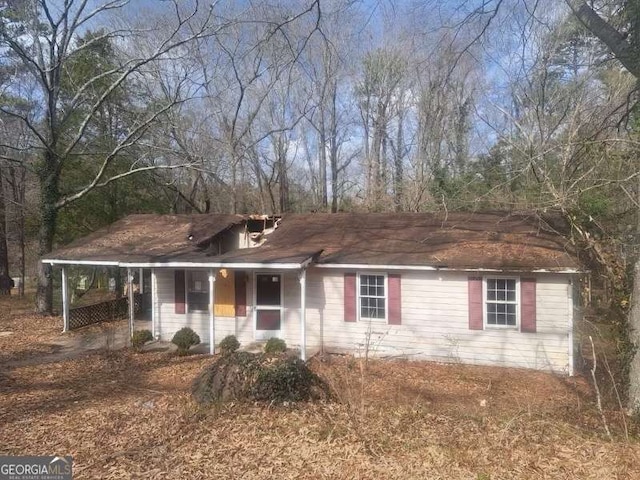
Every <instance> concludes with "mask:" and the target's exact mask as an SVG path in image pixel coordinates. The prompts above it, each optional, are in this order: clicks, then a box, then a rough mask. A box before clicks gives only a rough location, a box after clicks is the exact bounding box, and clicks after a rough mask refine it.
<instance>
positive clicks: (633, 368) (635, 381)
mask: <svg viewBox="0 0 640 480" xmlns="http://www.w3.org/2000/svg"><path fill="white" fill-rule="evenodd" d="M628 328H629V340H630V341H631V343H632V345H633V346H634V347H635V353H634V355H633V359H632V360H631V364H630V365H629V409H630V410H631V411H632V412H634V413H636V414H638V413H640V352H639V351H638V348H639V347H640V259H638V260H637V261H636V264H635V268H634V272H633V292H632V293H631V308H630V310H629V317H628Z"/></svg>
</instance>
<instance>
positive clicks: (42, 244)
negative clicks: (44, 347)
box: [36, 152, 60, 315]
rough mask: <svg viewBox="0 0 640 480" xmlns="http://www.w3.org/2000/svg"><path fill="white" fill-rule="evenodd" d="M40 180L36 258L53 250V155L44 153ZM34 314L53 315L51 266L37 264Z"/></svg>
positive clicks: (55, 187) (55, 198)
mask: <svg viewBox="0 0 640 480" xmlns="http://www.w3.org/2000/svg"><path fill="white" fill-rule="evenodd" d="M43 163H44V164H43V166H42V169H41V171H40V172H39V177H40V178H39V180H40V215H41V217H40V229H39V230H38V258H42V257H43V256H45V255H46V254H48V253H50V252H51V250H52V249H53V238H54V236H55V233H56V222H57V219H58V208H57V207H56V203H57V202H58V200H59V199H60V193H59V191H58V179H59V175H58V172H57V167H56V164H55V163H56V162H55V159H54V158H53V155H52V154H51V153H49V152H47V153H45V158H44V162H43ZM36 312H38V313H40V314H42V315H53V271H52V268H51V265H45V264H44V263H42V262H38V286H37V288H36Z"/></svg>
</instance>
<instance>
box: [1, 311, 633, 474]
mask: <svg viewBox="0 0 640 480" xmlns="http://www.w3.org/2000/svg"><path fill="white" fill-rule="evenodd" d="M13 301H14V300H13V299H12V300H6V299H3V300H0V303H2V304H4V305H6V303H7V302H13ZM1 307H2V305H0V308H1ZM0 312H2V313H0V331H9V330H11V329H14V330H15V331H14V333H13V334H12V335H11V337H13V340H14V341H12V342H5V341H4V339H3V338H0V341H2V343H1V344H0V347H1V348H2V354H3V355H4V356H9V355H11V351H12V349H16V350H17V351H19V352H22V353H21V354H20V355H21V357H22V358H24V356H28V355H31V357H30V358H29V359H30V362H28V363H27V364H25V365H24V366H13V367H7V366H6V364H3V363H0V392H1V395H0V454H13V455H23V454H43V455H44V454H47V455H51V454H64V455H69V454H70V455H73V457H74V472H75V477H74V478H80V479H81V478H102V479H104V478H114V479H115V478H118V479H121V478H152V479H153V478H158V479H166V478H243V479H252V478H285V479H286V478H292V479H293V478H296V479H297V478H332V479H333V478H361V479H366V478H372V479H373V478H376V479H378V478H398V479H400V478H401V479H407V478H427V479H474V480H477V479H531V478H554V479H556V478H575V479H616V478H619V479H631V478H640V444H639V443H638V441H637V440H636V439H634V438H633V437H632V438H631V439H630V440H629V441H627V440H626V439H625V437H624V435H622V428H621V425H620V421H619V418H620V417H619V416H617V415H616V413H615V412H610V415H609V423H610V424H611V427H612V428H613V430H614V432H615V439H614V441H609V440H608V439H607V438H606V436H605V435H604V433H603V428H602V423H601V421H600V418H599V415H598V413H597V411H596V410H595V408H594V401H593V397H592V393H591V388H590V386H589V384H588V382H587V381H586V380H585V379H583V378H581V377H576V378H574V379H567V378H561V377H557V376H554V375H550V374H545V373H540V372H533V371H526V370H509V369H500V368H486V367H471V366H462V365H439V364H434V363H426V362H401V361H396V362H389V361H386V362H385V361H375V362H369V364H368V365H367V366H366V368H365V365H364V363H362V362H360V361H359V360H358V359H353V358H349V357H339V356H330V357H324V358H322V359H315V360H313V368H314V369H315V371H317V372H318V373H320V374H321V375H323V376H324V377H325V378H326V379H327V380H328V381H329V382H330V383H331V385H332V386H333V388H334V391H335V392H336V394H337V396H338V399H339V401H338V402H334V403H321V404H301V405H288V406H273V405H272V406H268V405H239V404H231V405H222V406H218V407H217V408H211V409H200V408H198V407H197V406H196V405H195V403H194V402H193V401H192V400H191V398H190V395H189V385H190V382H191V380H192V379H193V378H194V377H195V376H196V374H197V373H198V372H199V371H200V370H201V369H202V368H203V367H204V366H205V365H207V364H208V363H209V362H210V361H211V359H210V358H208V357H207V356H204V355H192V356H188V357H176V356H175V355H173V354H170V353H166V352H147V353H144V354H133V353H131V352H129V351H126V350H121V351H111V352H109V351H100V352H94V353H91V354H88V355H85V356H83V357H81V358H71V359H67V360H62V361H54V362H52V363H39V362H38V358H45V357H46V354H43V351H44V350H42V349H41V347H39V346H38V345H41V344H45V343H46V341H47V339H50V338H52V337H55V336H56V335H59V333H58V332H59V328H58V327H59V320H58V319H44V320H43V319H39V318H37V317H34V316H30V315H29V314H27V313H26V311H21V310H20V309H18V310H16V309H13V310H12V311H11V312H9V309H8V308H2V310H0ZM38 332H40V334H41V336H42V337H41V338H42V339H44V341H40V337H39V335H38ZM5 338H6V337H5ZM25 352H27V353H25ZM28 352H31V353H28Z"/></svg>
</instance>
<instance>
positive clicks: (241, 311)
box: [235, 272, 247, 317]
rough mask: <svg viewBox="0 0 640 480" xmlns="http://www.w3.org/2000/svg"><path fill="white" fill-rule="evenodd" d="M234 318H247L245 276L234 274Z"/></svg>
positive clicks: (241, 273) (243, 273)
mask: <svg viewBox="0 0 640 480" xmlns="http://www.w3.org/2000/svg"><path fill="white" fill-rule="evenodd" d="M235 291H236V316H237V317H246V316H247V274H246V273H245V272H235Z"/></svg>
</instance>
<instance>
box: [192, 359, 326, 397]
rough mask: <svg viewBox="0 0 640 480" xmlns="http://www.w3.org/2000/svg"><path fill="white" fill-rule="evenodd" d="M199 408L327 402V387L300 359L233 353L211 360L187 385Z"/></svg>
mask: <svg viewBox="0 0 640 480" xmlns="http://www.w3.org/2000/svg"><path fill="white" fill-rule="evenodd" d="M191 393H192V394H193V397H194V399H195V400H196V401H197V402H198V403H199V404H201V405H213V404H216V403H218V402H227V401H234V402H235V401H262V402H276V403H283V402H299V401H308V400H324V399H326V400H329V399H331V398H332V396H331V393H330V389H329V386H328V385H327V384H326V383H325V382H324V381H323V380H322V379H321V378H320V377H318V376H317V375H316V374H315V373H313V372H312V371H311V370H310V369H309V366H308V365H307V364H306V363H305V362H303V361H302V360H300V359H298V358H296V357H291V356H286V355H279V356H272V355H267V354H264V353H250V352H233V353H230V354H228V355H220V356H218V357H215V359H214V361H213V362H212V363H211V364H210V365H209V366H208V367H205V369H204V370H202V371H201V372H200V374H199V375H198V376H197V377H196V379H195V380H194V382H193V383H192V385H191Z"/></svg>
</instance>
